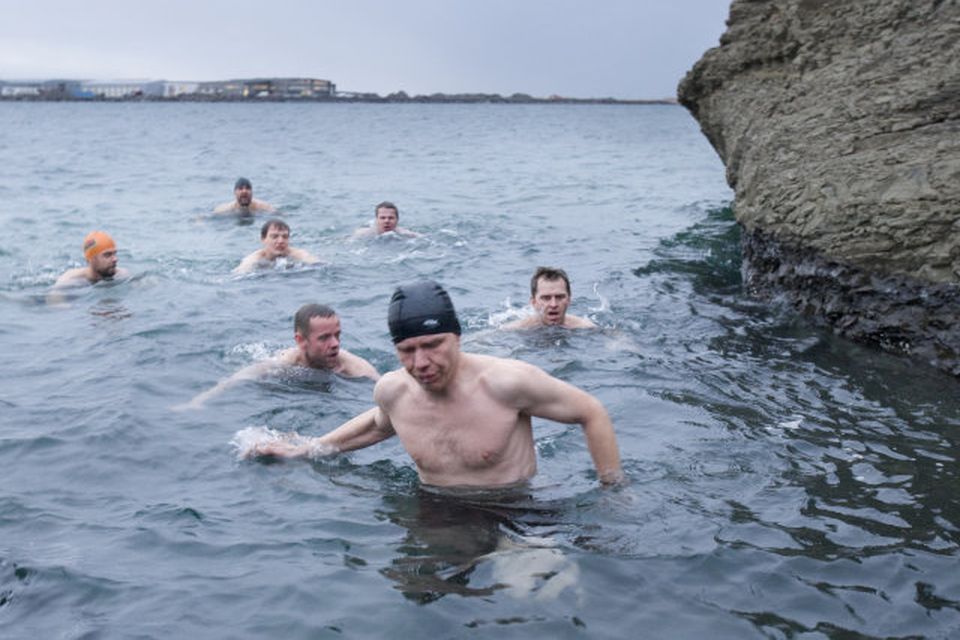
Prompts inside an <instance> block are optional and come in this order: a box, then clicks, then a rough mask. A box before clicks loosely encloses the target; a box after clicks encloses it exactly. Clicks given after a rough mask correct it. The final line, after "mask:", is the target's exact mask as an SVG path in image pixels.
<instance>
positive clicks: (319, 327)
mask: <svg viewBox="0 0 960 640" xmlns="http://www.w3.org/2000/svg"><path fill="white" fill-rule="evenodd" d="M293 337H294V339H295V340H296V341H297V346H298V347H300V351H301V352H302V353H303V358H304V360H306V361H307V364H308V365H310V366H311V367H313V368H314V369H332V368H334V367H335V366H336V364H337V356H338V355H340V318H338V317H337V316H330V317H329V318H321V317H319V316H314V317H312V318H310V333H309V335H307V336H302V335H300V334H299V333H296V334H294V336H293Z"/></svg>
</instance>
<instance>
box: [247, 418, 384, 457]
mask: <svg viewBox="0 0 960 640" xmlns="http://www.w3.org/2000/svg"><path fill="white" fill-rule="evenodd" d="M392 435H394V430H393V426H392V425H391V424H390V419H389V418H388V417H387V415H386V414H385V413H383V412H382V411H381V410H380V407H373V408H372V409H367V410H366V411H364V412H363V413H361V414H360V415H358V416H354V417H353V418H351V419H349V420H347V421H346V422H344V423H343V424H342V425H340V426H339V427H337V428H336V429H334V430H333V431H330V432H327V433H325V434H324V435H322V436H320V437H319V438H304V437H301V438H297V439H296V440H295V441H273V442H264V443H261V444H258V445H257V446H256V447H254V448H253V450H252V451H251V454H252V455H256V456H274V457H278V458H308V457H313V456H316V455H318V454H320V455H330V454H334V453H341V452H344V451H354V450H355V449H363V448H364V447H369V446H370V445H373V444H376V443H378V442H382V441H383V440H386V439H387V438H389V437H390V436H392Z"/></svg>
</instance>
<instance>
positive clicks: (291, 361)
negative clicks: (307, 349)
mask: <svg viewBox="0 0 960 640" xmlns="http://www.w3.org/2000/svg"><path fill="white" fill-rule="evenodd" d="M300 355H301V354H300V349H298V348H297V347H290V348H289V349H284V350H283V351H281V352H280V353H278V354H277V355H276V356H275V357H274V358H273V360H274V361H275V362H276V363H277V365H279V366H283V367H302V366H303V363H302V362H301V361H300Z"/></svg>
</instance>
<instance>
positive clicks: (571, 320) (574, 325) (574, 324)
mask: <svg viewBox="0 0 960 640" xmlns="http://www.w3.org/2000/svg"><path fill="white" fill-rule="evenodd" d="M542 327H560V328H563V329H598V328H599V327H598V326H597V325H596V324H595V323H594V322H593V321H592V320H590V319H589V318H582V317H580V316H575V315H573V314H570V313H568V314H566V316H565V317H564V320H563V324H557V325H549V324H545V323H544V322H543V321H542V320H541V318H540V315H539V314H537V313H532V314H530V315H528V316H526V317H525V318H520V319H519V320H514V321H512V322H507V323H505V324H503V325H501V326H500V328H501V329H503V330H505V331H517V330H524V329H539V328H542Z"/></svg>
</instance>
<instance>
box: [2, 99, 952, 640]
mask: <svg viewBox="0 0 960 640" xmlns="http://www.w3.org/2000/svg"><path fill="white" fill-rule="evenodd" d="M0 127H2V131H3V137H2V140H0V166H2V167H3V168H2V169H0V171H2V178H3V179H2V180H0V216H2V220H3V222H5V223H6V225H5V228H6V229H8V233H7V235H6V236H5V238H4V240H3V241H2V242H0V307H2V314H0V340H2V345H3V348H2V349H0V362H2V367H0V376H2V381H0V410H2V414H3V416H4V420H3V424H2V427H0V468H3V469H4V476H3V478H4V482H3V486H4V490H3V491H2V492H0V628H2V629H3V631H2V634H0V635H3V637H10V638H81V637H84V638H87V637H89V638H94V637H97V638H99V637H104V638H114V637H143V638H168V637H187V638H208V637H209V638H238V637H251V638H252V637H267V636H282V637H289V638H334V637H337V638H339V637H349V638H381V637H386V636H389V637H413V636H420V635H429V636H431V637H443V638H447V637H451V638H452V637H458V638H459V637H496V638H498V639H503V638H530V637H556V638H582V637H591V638H606V637H611V638H612V637H617V638H621V637H656V638H699V637H707V636H709V637H716V638H752V637H755V638H815V637H829V638H908V637H909V638H916V637H929V638H948V637H956V636H957V635H958V634H960V577H958V576H960V572H958V571H957V570H956V568H957V562H956V558H957V555H958V553H957V552H958V539H960V536H958V526H960V510H958V498H957V495H958V488H960V483H958V477H957V459H958V451H957V446H958V437H957V435H956V433H957V427H958V426H960V394H958V393H957V386H956V381H955V380H952V379H949V378H947V377H945V376H944V375H942V374H940V373H937V372H935V371H933V370H929V369H924V368H923V367H920V366H917V365H916V364H914V363H910V362H906V361H903V360H900V359H898V358H895V357H893V356H890V355H885V354H880V353H876V352H872V351H869V350H865V349H863V348H860V347H858V346H855V345H851V344H849V343H846V342H843V341H840V340H837V339H836V338H835V337H833V336H832V335H831V334H830V333H829V332H826V331H823V330H821V329H818V328H816V327H813V326H811V325H809V324H807V323H806V322H804V321H802V320H798V319H797V318H795V317H794V316H793V315H792V314H790V313H787V312H785V311H783V310H780V309H778V308H776V306H771V305H766V304H759V303H757V302H754V301H751V300H750V299H748V298H747V297H745V296H744V294H743V292H742V289H741V283H740V271H739V266H740V255H739V248H738V242H739V238H738V231H737V228H736V226H735V224H734V222H733V216H732V213H731V211H730V209H729V202H730V199H731V194H730V192H729V190H728V189H727V187H726V186H725V184H724V180H723V167H722V166H721V165H720V163H719V161H718V160H717V158H716V156H715V154H714V153H713V151H712V150H711V149H710V148H709V146H708V145H707V143H706V141H705V140H704V139H703V137H702V136H701V134H700V133H699V131H698V129H697V126H696V124H695V123H694V122H693V121H692V120H691V119H690V118H689V116H688V115H687V114H686V113H685V112H684V111H683V110H682V109H680V108H679V107H668V106H660V107H619V106H563V105H531V106H505V105H296V104H264V105H257V104H222V105H201V104H182V105H178V104H36V103H34V104H15V103H2V104H0ZM241 175H243V176H247V177H249V178H250V179H251V180H252V181H253V184H254V188H255V193H256V195H257V196H258V197H261V198H264V199H266V200H268V201H270V202H273V203H274V204H275V205H277V206H278V207H279V208H280V209H281V210H282V211H283V212H284V213H285V217H286V219H287V220H288V222H289V223H290V225H291V226H292V228H293V242H294V244H295V245H298V246H302V247H304V248H307V249H308V250H310V251H311V252H313V253H315V254H316V255H318V256H320V257H321V258H322V259H323V260H324V262H325V263H324V264H323V265H320V266H316V267H310V268H293V269H287V270H278V271H270V272H266V273H257V274H253V275H249V276H244V277H236V276H233V275H232V274H231V273H230V270H231V269H232V268H233V266H235V265H236V264H237V263H238V262H239V260H240V258H241V257H242V256H243V255H245V254H247V253H249V252H250V251H252V250H253V249H255V248H256V247H257V245H258V238H257V235H258V234H257V231H258V228H257V227H258V225H259V223H260V222H261V220H257V221H255V222H254V223H253V224H250V223H238V222H236V221H223V220H217V221H214V220H210V219H208V218H206V217H205V214H206V213H207V212H209V211H210V210H211V209H212V208H213V206H214V205H216V204H218V203H220V202H223V201H225V200H228V199H229V198H230V197H231V186H232V184H233V181H234V180H235V179H236V178H237V177H238V176H241ZM384 199H390V200H393V201H395V202H396V203H397V204H398V205H399V206H400V210H401V223H402V224H403V225H405V226H408V227H410V228H413V229H416V230H418V231H420V232H422V233H423V234H424V235H423V237H421V238H417V239H413V240H402V239H396V238H392V239H391V238H386V239H380V240H378V241H373V242H368V243H363V242H359V243H358V242H350V241H348V240H347V238H348V236H349V235H350V233H351V232H352V231H353V230H354V229H355V228H356V227H358V226H360V225H361V224H365V223H367V222H368V221H369V220H370V218H371V217H372V213H373V212H372V206H373V205H374V204H375V203H376V202H379V201H381V200H384ZM93 228H104V229H106V230H108V231H110V232H111V233H112V234H113V235H114V237H115V238H116V239H117V241H118V243H119V246H120V258H121V262H122V264H123V266H125V267H127V268H129V269H130V270H131V271H132V272H134V273H135V274H136V276H135V277H134V278H133V279H132V281H129V282H125V283H118V284H114V285H106V286H103V285H101V286H96V287H92V288H90V289H87V290H84V291H81V292H78V293H77V294H76V295H75V296H73V297H72V298H71V299H70V301H69V304H67V305H59V306H51V305H48V304H46V302H45V293H46V291H47V288H48V287H49V285H50V284H52V283H53V281H54V280H55V279H56V277H57V275H58V274H59V273H61V272H62V271H63V270H65V269H66V268H68V267H71V266H77V265H78V264H79V258H80V256H79V245H80V240H81V238H82V237H83V235H84V234H85V233H86V232H87V231H89V230H91V229H93ZM540 264H552V265H559V266H562V267H564V268H566V269H567V271H568V272H569V273H570V274H571V276H572V278H573V286H574V290H573V294H574V295H573V308H572V311H574V312H575V313H578V314H582V315H588V316H590V317H591V318H593V319H594V321H596V322H597V323H598V324H599V325H601V327H602V330H601V331H599V332H579V333H565V332H556V331H544V332H539V333H532V334H526V335H524V334H510V333H504V332H501V331H498V330H497V326H498V325H499V324H501V323H502V322H504V321H506V320H509V319H512V318H515V317H518V315H519V314H521V313H523V311H524V305H525V303H526V299H527V297H528V292H527V281H528V278H529V275H530V273H531V272H532V271H533V269H534V268H535V267H536V266H537V265H540ZM419 277H433V278H436V279H438V280H440V281H441V282H443V283H444V284H445V285H446V286H447V287H448V289H449V290H450V291H451V294H452V296H453V299H454V302H455V304H456V306H457V308H458V310H459V312H460V315H461V319H462V322H463V324H464V327H465V335H464V345H465V348H466V349H469V350H473V351H476V352H480V353H488V354H494V355H501V356H509V357H516V358H521V359H524V360H527V361H530V362H533V363H534V364H536V365H538V366H540V367H542V368H544V369H545V370H547V371H548V372H550V373H551V374H553V375H555V376H558V377H560V378H562V379H564V380H567V381H569V382H571V383H573V384H576V385H578V386H581V387H583V388H585V389H587V390H589V391H590V392H591V393H594V394H596V395H597V396H598V397H599V398H600V399H601V400H602V401H603V402H604V404H605V405H606V406H607V407H608V409H609V411H610V413H611V415H612V416H613V419H614V422H615V424H616V427H617V432H618V438H619V441H620V446H621V449H622V453H623V458H624V464H625V468H626V470H627V472H628V474H629V476H630V479H631V482H630V484H629V485H628V486H626V487H624V488H621V489H617V490H602V489H600V488H598V486H597V484H596V479H595V477H594V474H593V472H592V469H591V465H590V463H589V457H588V455H587V452H586V448H585V445H584V442H583V438H582V436H581V434H580V432H579V430H578V429H577V428H571V427H566V426H563V425H558V424H554V423H548V422H545V421H536V422H535V433H536V436H537V447H538V453H539V457H540V472H539V474H538V475H537V477H536V479H535V481H534V482H533V485H532V487H531V490H530V492H529V494H528V495H524V496H519V497H518V496H498V495H483V496H461V497H456V498H454V497H449V496H437V495H434V494H431V493H429V492H426V491H424V490H423V489H421V487H420V486H419V484H418V481H417V478H416V473H415V472H414V470H413V468H412V465H411V463H410V461H409V459H408V458H407V457H406V456H405V454H404V452H403V451H402V449H401V448H400V446H399V444H398V443H397V442H386V443H384V444H382V445H379V446H377V447H375V448H371V449H368V450H364V451H360V452H356V453H354V454H352V455H349V456H341V457H335V458H331V459H326V460H321V461H316V462H307V463H303V462H301V463H264V462H248V461H238V460H237V459H236V458H235V455H234V451H233V449H232V447H231V445H230V442H231V439H232V438H233V436H234V434H235V433H236V432H237V431H238V430H240V429H243V428H245V427H250V426H266V427H269V428H273V429H280V430H297V431H299V432H301V433H305V434H319V433H323V432H325V431H326V430H328V429H330V428H332V427H334V426H336V425H337V424H339V423H340V422H341V421H343V420H345V419H346V418H348V417H350V416H352V415H354V414H355V413H357V412H360V411H362V410H364V409H365V408H366V407H368V406H369V403H370V392H371V390H372V384H371V383H369V382H366V381H357V380H343V379H339V378H336V377H332V376H328V375H324V374H321V373H316V372H296V373H291V374H285V375H277V376H272V377H268V378H266V379H263V380H259V381H247V382H244V383H242V384H240V385H238V386H236V387H234V388H232V389H229V390H228V391H227V392H225V393H224V394H223V395H222V396H220V397H218V398H216V399H214V400H212V401H211V402H210V403H209V405H208V406H207V407H206V408H204V409H201V410H198V411H192V412H191V411H186V412H176V411H172V410H171V407H172V406H174V405H177V404H179V403H182V402H185V401H186V400H188V399H189V398H190V397H191V396H192V395H193V394H195V393H197V392H198V391H199V390H201V389H204V388H206V387H208V386H210V385H212V384H214V383H215V382H216V381H217V380H218V379H221V378H223V377H225V376H227V375H229V374H230V373H231V372H233V371H235V370H237V369H238V368H240V367H243V366H245V365H247V364H249V363H251V362H254V361H256V360H258V359H261V358H264V357H266V356H269V355H271V354H273V353H276V352H277V351H279V350H281V349H283V348H286V347H288V346H290V345H291V344H292V327H291V316H292V313H293V312H294V310H295V309H296V308H297V307H298V306H300V305H301V304H303V303H305V302H310V301H319V302H325V303H329V304H331V305H333V306H334V307H335V308H336V309H337V310H338V311H339V312H340V314H341V317H342V321H343V329H344V346H346V347H347V348H348V349H351V350H352V351H355V352H356V353H359V354H361V355H363V356H364V357H366V358H368V359H369V360H370V361H371V362H373V363H374V365H375V366H376V367H377V368H378V369H379V370H380V371H387V370H389V369H392V368H394V367H396V366H397V363H396V358H395V356H394V353H393V351H392V348H391V345H390V342H389V339H388V335H387V330H386V323H385V312H386V304H387V300H388V298H389V295H390V292H391V291H392V289H393V287H394V286H395V285H396V284H398V283H400V282H404V281H408V280H410V279H413V278H419Z"/></svg>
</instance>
